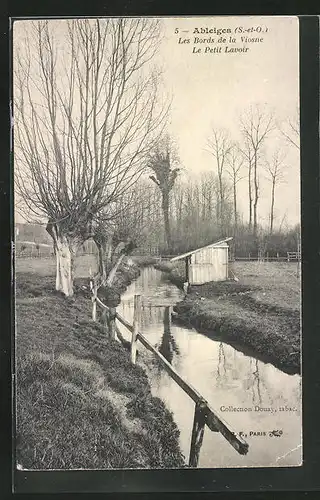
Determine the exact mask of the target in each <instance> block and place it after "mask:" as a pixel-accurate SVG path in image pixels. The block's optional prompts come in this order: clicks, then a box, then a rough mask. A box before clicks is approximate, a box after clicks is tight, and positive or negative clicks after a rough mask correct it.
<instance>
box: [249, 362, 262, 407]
mask: <svg viewBox="0 0 320 500" xmlns="http://www.w3.org/2000/svg"><path fill="white" fill-rule="evenodd" d="M253 361H254V363H253ZM253 364H254V366H253V372H252V376H253V380H252V387H251V389H252V403H253V404H258V405H261V403H262V397H261V388H260V371H259V361H258V360H257V359H255V360H253V359H252V358H250V367H251V369H252V365H253Z"/></svg>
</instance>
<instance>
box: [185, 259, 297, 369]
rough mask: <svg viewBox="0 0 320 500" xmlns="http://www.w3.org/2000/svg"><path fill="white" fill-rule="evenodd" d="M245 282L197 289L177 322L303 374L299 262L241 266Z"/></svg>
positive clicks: (238, 274)
mask: <svg viewBox="0 0 320 500" xmlns="http://www.w3.org/2000/svg"><path fill="white" fill-rule="evenodd" d="M233 271H234V274H235V275H236V277H237V278H238V279H239V281H237V282H235V281H229V282H221V283H213V282H212V283H207V284H205V285H200V286H192V287H191V289H190V293H189V294H188V295H187V296H186V298H185V299H184V301H182V302H181V303H179V304H178V305H177V306H176V308H175V311H176V313H177V314H178V317H177V319H178V320H180V321H183V322H184V323H189V324H191V325H192V326H195V327H196V328H197V329H199V330H200V331H203V332H205V333H207V334H208V335H211V336H214V337H220V338H222V339H224V340H226V341H227V342H230V343H233V344H234V345H236V346H237V347H238V348H240V349H241V350H243V351H248V352H250V353H252V354H254V355H255V356H256V357H259V358H260V359H262V360H265V361H270V362H272V363H273V364H274V365H275V366H277V367H278V368H280V369H282V370H283V371H286V372H288V373H299V372H300V280H299V277H298V276H297V264H294V263H287V262H281V263H280V262H274V263H267V262H264V263H258V262H241V263H239V262H236V263H234V264H233Z"/></svg>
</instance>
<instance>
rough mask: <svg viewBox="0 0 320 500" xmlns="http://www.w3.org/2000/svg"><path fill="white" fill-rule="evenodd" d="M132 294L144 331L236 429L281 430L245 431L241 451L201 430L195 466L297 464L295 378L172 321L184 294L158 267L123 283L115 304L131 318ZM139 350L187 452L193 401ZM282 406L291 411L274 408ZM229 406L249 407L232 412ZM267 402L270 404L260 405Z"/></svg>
mask: <svg viewBox="0 0 320 500" xmlns="http://www.w3.org/2000/svg"><path fill="white" fill-rule="evenodd" d="M135 293H140V294H141V295H142V296H143V314H142V331H143V333H144V335H145V336H146V337H147V338H148V339H149V341H150V342H151V343H152V344H153V345H154V346H156V347H157V348H158V349H159V351H160V352H161V353H162V354H163V356H165V358H166V359H167V360H168V361H169V363H171V364H172V366H173V367H174V368H175V369H176V370H177V371H178V372H179V373H180V374H181V375H182V376H183V377H184V378H185V379H186V380H188V381H189V382H190V383H191V384H192V385H193V386H194V387H195V388H196V389H197V390H198V391H199V392H200V393H201V394H202V395H203V396H204V398H205V399H207V401H208V402H209V403H210V404H211V406H212V407H213V408H214V409H215V410H216V411H217V413H218V414H219V415H220V417H222V418H223V419H224V420H226V421H227V423H228V424H229V425H230V426H231V427H232V428H233V429H234V430H235V432H239V431H248V432H249V431H257V432H260V431H261V432H264V431H266V432H267V431H269V430H273V429H282V430H283V435H282V436H281V438H273V441H272V442H271V441H270V438H268V437H266V438H263V437H260V438H253V437H252V438H248V439H247V440H248V442H249V446H250V451H249V453H248V455H247V456H240V455H238V454H237V453H236V452H235V450H234V449H233V448H232V447H231V446H230V445H229V444H228V443H227V442H226V441H225V439H224V438H223V437H222V436H221V435H220V434H217V433H211V432H210V431H209V430H208V429H206V431H205V435H204V441H203V445H202V449H201V453H200V467H237V466H246V467H248V466H272V465H275V464H279V465H282V466H287V465H288V466H289V465H297V464H299V461H300V457H301V449H300V448H299V445H300V444H301V404H300V401H301V387H300V385H301V379H300V377H299V376H298V375H294V376H290V375H287V374H285V373H283V372H281V371H279V370H278V369H276V368H275V367H274V366H272V365H271V364H265V363H263V362H262V361H258V360H256V359H255V358H252V357H249V356H246V355H244V354H243V353H242V352H240V351H237V350H236V349H235V348H234V347H232V346H230V345H228V344H225V343H223V342H221V341H216V340H212V339H210V338H209V337H207V336H205V335H203V334H201V333H199V332H197V331H195V330H193V329H188V328H184V327H183V328H182V327H181V326H177V325H175V324H172V323H171V314H170V312H171V310H170V306H172V305H173V304H174V303H176V302H178V301H179V300H181V298H182V293H180V291H179V290H178V289H177V288H175V287H173V286H172V285H171V284H169V283H168V282H167V281H166V279H165V276H163V275H162V274H161V272H159V271H156V270H154V269H151V270H150V269H148V270H146V271H145V272H143V273H142V275H141V277H140V278H139V279H138V280H137V281H136V282H135V283H134V284H132V285H131V286H130V287H129V288H128V290H127V292H126V294H125V295H124V297H123V301H122V303H121V304H120V306H119V309H120V310H121V314H122V315H124V316H125V317H126V318H127V319H128V320H129V321H132V318H133V297H134V294H135ZM138 349H139V348H138ZM139 352H140V354H141V355H140V356H139V363H141V364H142V365H143V366H144V368H145V369H146V371H147V373H148V376H149V379H150V384H151V388H152V392H153V394H154V395H155V396H158V397H160V398H161V399H162V400H163V401H164V402H165V403H166V405H167V407H168V408H169V409H170V410H171V411H172V412H173V415H174V419H175V421H176V423H177V425H178V427H179V429H180V434H181V435H180V444H181V449H182V451H183V453H184V455H185V456H186V457H188V454H189V447H190V437H191V428H192V420H193V411H194V403H193V402H192V401H191V400H190V398H189V397H188V396H187V395H186V394H185V393H184V392H183V391H182V390H181V389H180V388H179V386H178V385H177V384H176V383H175V382H174V380H172V378H170V377H169V376H168V374H167V373H166V372H165V371H164V370H163V369H162V368H161V367H160V365H159V363H157V362H155V359H154V356H152V354H151V353H149V352H147V351H145V350H144V349H143V348H142V347H140V349H139ZM286 406H287V407H290V408H292V411H280V410H279V408H285V407H286ZM221 408H224V409H223V410H222V409H221ZM226 408H227V409H228V410H227V411H226V410H225V409H226ZM230 408H231V409H232V408H245V409H247V410H246V411H233V410H229V409H230ZM266 408H269V409H271V410H272V411H266V410H265V409H266ZM294 449H295V451H294V452H292V453H289V451H290V450H294ZM279 457H283V458H279Z"/></svg>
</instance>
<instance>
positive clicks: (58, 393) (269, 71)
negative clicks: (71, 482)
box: [12, 16, 303, 471]
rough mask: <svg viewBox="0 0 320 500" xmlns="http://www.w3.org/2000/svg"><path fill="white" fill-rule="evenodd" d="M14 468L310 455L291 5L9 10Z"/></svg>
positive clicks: (248, 462) (251, 461) (282, 461)
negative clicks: (101, 12) (89, 13)
mask: <svg viewBox="0 0 320 500" xmlns="http://www.w3.org/2000/svg"><path fill="white" fill-rule="evenodd" d="M12 33H13V34H12V82H13V101H12V124H13V136H12V139H13V140H12V147H13V176H14V283H15V332H14V347H15V349H14V357H15V366H14V374H15V378H14V380H15V388H14V393H15V394H14V396H15V398H14V413H15V421H14V427H15V430H14V434H15V436H14V445H13V446H14V468H15V469H16V470H31V471H32V470H35V471H41V470H116V469H117V470H119V469H120V470H126V469H188V468H193V469H194V468H202V469H215V468H238V467H241V468H250V467H298V466H301V465H302V461H303V442H302V387H301V385H302V384H301V368H302V349H301V342H302V335H303V333H302V330H301V260H302V250H301V207H300V198H301V197H300V105H299V102H300V101H299V98H300V96H299V76H300V75H299V19H298V18H297V17H295V16H283V17H282V16H274V17H273V16H264V17H258V16H239V17H233V16H230V17H228V16H224V17H208V16H203V17H201V16H194V17H101V18H68V19H62V18H61V19H60V18H47V19H36V18H33V19H15V20H14V22H13V27H12Z"/></svg>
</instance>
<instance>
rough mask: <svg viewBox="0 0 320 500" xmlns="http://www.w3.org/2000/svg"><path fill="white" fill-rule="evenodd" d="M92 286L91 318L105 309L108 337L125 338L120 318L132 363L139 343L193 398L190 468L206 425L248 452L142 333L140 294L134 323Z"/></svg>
mask: <svg viewBox="0 0 320 500" xmlns="http://www.w3.org/2000/svg"><path fill="white" fill-rule="evenodd" d="M90 288H91V292H92V319H93V320H94V321H97V307H99V308H100V309H101V310H102V320H103V323H104V325H105V328H106V333H107V334H108V336H109V338H111V339H116V336H118V337H119V339H123V337H122V334H121V332H120V331H119V329H118V328H117V325H116V320H118V321H119V322H120V323H121V324H122V325H123V326H124V327H125V328H127V330H129V332H130V333H131V342H130V355H131V362H132V363H133V364H135V363H136V356H137V344H138V342H140V343H141V344H142V345H143V346H144V347H145V348H146V349H148V350H149V351H150V352H152V353H153V354H154V355H155V356H156V357H157V359H158V360H159V361H160V363H161V365H162V367H163V368H164V369H165V370H166V372H167V373H168V374H169V375H170V376H171V377H172V378H173V380H174V381H175V382H176V383H177V384H178V385H179V387H181V389H182V390H183V391H184V392H185V393H186V394H188V396H189V397H190V398H191V399H192V400H193V401H194V403H195V410H194V418H193V427H192V435H191V446H190V454H189V467H197V466H198V462H199V455H200V449H201V445H202V441H203V435H204V429H205V426H207V427H208V428H209V429H210V430H211V431H213V432H220V433H221V434H222V435H223V436H224V438H225V439H226V440H227V441H228V442H229V443H230V444H231V446H233V448H234V449H235V450H236V451H237V452H238V453H239V454H240V455H246V454H247V452H248V449H249V445H248V443H247V442H246V441H244V440H243V439H242V438H241V437H240V436H237V435H236V433H235V432H234V431H233V430H232V429H231V428H230V426H229V425H228V424H227V423H226V422H225V421H224V420H223V419H222V418H221V417H219V416H218V415H217V414H216V412H215V411H214V410H213V408H211V406H210V405H209V403H208V402H207V401H206V400H205V399H204V398H203V397H202V395H201V394H200V393H199V392H198V391H197V390H196V389H195V388H194V387H192V385H191V384H190V383H189V382H188V381H186V380H185V379H184V378H183V377H181V375H180V374H179V373H178V372H177V371H176V370H175V369H174V368H173V366H172V365H171V364H170V363H169V362H168V361H167V359H166V358H165V357H164V356H163V355H162V354H161V353H160V352H159V351H158V350H157V349H156V348H155V347H154V346H153V345H152V344H151V343H150V342H149V340H148V339H147V338H146V337H145V336H144V335H142V333H141V332H140V326H141V312H142V301H141V296H140V295H135V296H134V311H133V324H131V323H129V322H128V321H127V320H126V319H125V318H123V317H122V316H121V315H120V314H119V313H118V312H117V310H116V308H114V307H108V306H106V305H105V304H104V303H103V302H101V300H100V299H99V298H98V296H97V291H98V287H97V285H96V284H95V282H94V280H91V281H90Z"/></svg>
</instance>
